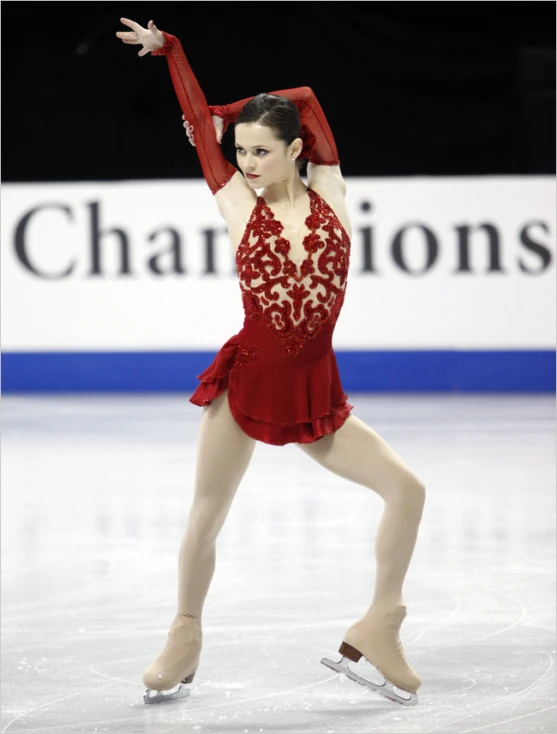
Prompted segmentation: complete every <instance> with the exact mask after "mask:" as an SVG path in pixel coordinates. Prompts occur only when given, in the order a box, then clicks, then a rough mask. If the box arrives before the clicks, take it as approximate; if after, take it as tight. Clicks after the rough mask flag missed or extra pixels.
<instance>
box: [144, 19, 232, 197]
mask: <svg viewBox="0 0 557 734" xmlns="http://www.w3.org/2000/svg"><path fill="white" fill-rule="evenodd" d="M163 35H164V46H163V47H162V48H160V49H158V50H157V51H153V52H152V55H153V56H166V60H167V61H168V68H169V69H170V76H171V77H172V83H173V85H174V90H175V92H176V96H177V97H178V101H179V103H180V107H181V108H182V112H183V113H184V115H185V117H186V120H189V121H190V123H191V124H192V125H193V126H194V128H195V149H196V150H197V153H198V155H199V160H200V162H201V168H202V170H203V175H204V176H205V180H206V181H207V183H208V185H209V188H210V189H211V192H212V193H213V194H216V193H217V191H219V190H220V189H221V188H222V187H223V186H224V185H225V184H227V183H228V181H230V179H231V178H232V176H233V175H234V174H235V173H236V171H237V170H238V169H237V168H235V167H234V166H233V165H232V164H231V163H229V162H228V161H227V160H226V158H225V157H224V155H223V153H222V150H221V148H220V145H219V144H218V143H217V138H216V134H215V126H214V125H213V121H212V119H211V113H210V111H209V107H208V106H207V100H206V99H205V95H204V94H203V92H202V90H201V87H200V86H199V83H198V81H197V79H196V78H195V75H194V73H193V71H192V69H191V66H190V65H189V62H188V60H187V59H186V56H185V54H184V50H183V49H182V45H181V43H180V41H179V40H178V39H177V38H176V37H175V36H172V35H170V33H164V32H163Z"/></svg>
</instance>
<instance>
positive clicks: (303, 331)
mask: <svg viewBox="0 0 557 734" xmlns="http://www.w3.org/2000/svg"><path fill="white" fill-rule="evenodd" d="M164 36H165V44H164V46H163V47H162V48H161V49H159V50H158V51H155V52H154V54H155V55H166V58H167V60H168V65H169V68H170V73H171V76H172V82H173V84H174V89H175V90H176V94H177V96H178V100H179V102H180V106H181V108H182V112H183V113H184V115H185V117H186V119H187V120H188V121H189V122H190V124H192V125H193V126H194V131H195V143H196V150H197V152H198V154H199V159H200V161H201V167H202V170H203V175H204V176H205V180H206V181H207V183H208V185H209V187H210V189H211V191H212V193H213V194H215V193H216V192H217V191H219V190H220V189H221V188H222V187H223V186H225V185H226V184H227V183H228V181H229V180H230V179H231V177H232V176H233V175H234V174H235V173H236V172H237V170H238V169H237V168H235V167H234V166H233V165H232V164H231V163H229V162H228V161H227V160H226V159H225V157H224V155H223V154H222V151H221V148H220V145H219V144H218V143H217V140H216V135H215V128H214V125H213V121H212V119H211V114H218V115H220V116H221V117H223V118H224V121H225V129H226V125H227V124H228V123H229V122H233V121H234V120H235V119H236V118H237V117H238V115H239V113H240V111H241V110H242V108H243V107H244V105H245V104H247V102H249V101H250V99H252V97H249V98H247V99H244V100H241V101H239V102H236V103H234V104H232V105H224V106H217V107H211V108H209V106H208V105H207V101H206V99H205V96H204V94H203V92H202V91H201V88H200V87H199V84H198V82H197V80H196V78H195V76H194V74H193V72H192V70H191V67H190V65H189V63H188V61H187V59H186V57H185V55H184V52H183V50H182V46H181V45H180V42H179V41H178V39H177V38H175V37H174V36H171V35H170V34H167V33H165V34H164ZM272 94H276V95H281V96H283V97H288V98H289V99H291V100H292V101H293V102H294V103H295V104H296V106H297V108H298V110H299V113H300V118H301V121H302V131H303V139H304V150H303V151H302V156H304V157H305V156H307V157H309V160H310V162H312V163H315V164H317V165H338V163H339V161H338V154H337V149H336V146H335V141H334V138H333V135H332V133H331V130H330V128H329V125H328V123H327V120H326V118H325V115H324V113H323V110H322V109H321V106H320V104H319V102H318V101H317V99H316V98H315V95H314V94H313V92H312V91H311V89H309V87H300V88H298V89H283V90H280V91H278V92H273V93H272ZM308 196H309V200H310V207H311V215H310V216H309V217H307V219H306V220H305V224H306V227H307V228H308V230H309V232H308V234H307V235H306V236H305V237H304V240H303V246H304V250H305V252H306V257H305V259H304V260H303V261H302V262H300V263H296V262H294V261H292V260H291V259H290V258H289V255H288V253H289V251H290V242H288V240H286V239H284V238H283V237H281V236H280V234H281V232H282V230H283V225H282V224H281V223H280V222H279V221H278V220H276V219H275V218H274V215H273V213H272V211H271V209H270V208H269V207H268V206H267V204H266V203H265V200H264V199H263V197H261V196H258V197H257V201H256V204H255V207H254V209H253V211H252V214H251V217H250V219H249V222H248V224H247V226H246V230H245V232H244V235H243V237H242V241H241V243H240V246H239V247H238V250H237V252H236V263H237V267H238V276H239V282H240V289H241V293H242V299H243V305H244V312H245V320H244V326H243V328H242V330H241V331H240V332H239V333H238V334H236V335H235V336H233V337H232V338H231V339H229V340H228V341H227V342H226V344H225V345H224V346H223V347H222V349H221V350H220V351H219V353H218V354H217V356H216V358H215V360H214V361H213V363H212V364H211V365H210V366H209V367H208V368H207V369H206V370H205V371H204V372H203V373H202V374H201V375H198V379H199V380H200V381H201V384H200V385H199V387H198V388H197V390H196V391H195V392H194V394H193V395H192V397H191V398H190V400H191V402H192V403H194V404H195V405H200V406H203V405H208V404H209V403H210V402H211V401H212V400H214V399H215V398H216V397H218V396H219V395H221V394H222V393H223V392H224V391H225V390H226V389H228V402H229V405H230V411H231V413H232V415H233V417H234V419H235V420H236V422H237V423H238V425H239V426H240V428H241V429H242V430H243V431H244V432H245V433H246V434H247V435H248V436H251V437H252V438H255V439H257V440H259V441H263V442H265V443H269V444H274V445H277V446H282V445H284V444H286V443H311V442H313V441H316V440H318V439H319V438H321V437H322V436H324V435H326V434H328V433H332V432H334V431H336V430H337V429H338V428H340V427H341V426H342V424H343V423H344V421H345V420H346V418H347V417H348V415H349V413H350V411H351V410H352V407H353V406H352V405H350V404H349V403H348V402H347V397H348V396H347V395H345V393H344V391H343V389H342V385H341V382H340V377H339V373H338V368H337V363H336V359H335V355H334V352H333V349H332V337H333V331H334V327H335V324H336V321H337V318H338V315H339V313H340V310H341V308H342V304H343V300H344V293H345V290H346V279H347V275H348V263H349V257H350V240H349V237H348V235H347V233H346V231H345V229H344V227H343V226H342V224H341V223H340V221H339V219H338V217H337V216H336V215H335V213H334V212H333V210H332V209H331V207H330V206H329V205H328V204H327V203H326V202H325V201H324V199H323V198H322V197H321V196H319V194H318V193H317V192H315V191H313V190H312V189H310V188H308Z"/></svg>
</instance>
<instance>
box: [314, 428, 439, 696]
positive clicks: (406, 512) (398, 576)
mask: <svg viewBox="0 0 557 734" xmlns="http://www.w3.org/2000/svg"><path fill="white" fill-rule="evenodd" d="M300 448H301V449H302V450H303V451H305V453H307V454H308V455H309V456H311V457H312V458H313V459H315V460H316V461H318V462H319V463H320V464H321V465H322V466H324V467H325V468H326V469H329V470H330V471H332V472H333V473H335V474H337V475H338V476H341V477H343V478H344V479H348V480H350V481H352V482H355V483H356V484H361V485H362V486H364V487H369V488H370V489H373V490H374V491H375V492H377V493H378V494H379V495H380V496H381V497H382V498H383V500H384V502H385V509H384V511H383V516H382V518H381V522H380V525H379V529H378V531H377V536H376V540H375V554H376V562H377V566H376V582H375V592H374V596H373V602H372V605H371V607H370V608H369V609H368V611H367V612H366V614H365V615H364V616H363V617H362V619H360V620H359V621H358V622H356V623H355V624H353V625H352V626H351V627H350V629H349V630H348V631H347V633H346V634H345V636H344V640H343V642H342V645H341V646H340V649H339V652H340V653H341V654H342V656H343V657H342V660H341V661H340V663H335V662H333V661H331V660H327V659H324V660H323V661H322V662H323V663H324V664H325V665H327V666H328V667H330V668H332V669H333V670H337V671H339V672H342V673H345V674H346V675H347V676H348V677H349V678H350V679H351V680H354V681H355V682H357V683H360V684H362V685H365V686H367V687H368V688H371V689H372V690H375V691H377V692H378V693H381V695H383V696H385V697H386V698H390V699H392V700H394V701H397V702H398V703H401V704H404V705H414V704H416V703H417V697H416V691H417V690H418V688H419V686H420V683H421V681H420V678H419V676H418V675H417V673H416V672H415V671H414V670H413V669H412V668H411V667H410V666H409V665H408V663H407V661H406V659H405V657H404V653H403V650H402V646H401V644H400V638H399V630H400V627H401V625H402V622H403V620H404V617H405V616H406V607H405V606H404V605H403V600H402V585H403V582H404V578H405V576H406V572H407V570H408V566H409V564H410V560H411V558H412V553H413V551H414V546H415V544H416V538H417V535H418V527H419V524H420V520H421V517H422V511H423V506H424V501H425V488H424V485H423V484H422V482H420V480H419V479H418V478H417V477H416V476H414V474H412V472H411V471H410V470H409V469H408V467H407V466H406V465H405V464H404V462H403V461H402V459H401V458H400V457H399V456H398V455H397V454H396V453H395V452H394V451H393V449H391V448H390V446H389V445H388V444H387V443H386V442H385V441H384V440H383V439H382V438H381V437H380V436H379V435H378V434H377V433H375V431H373V430H372V429H371V428H369V426H367V425H366V424H365V423H363V422H362V421H361V420H360V419H359V418H357V417H356V416H354V415H351V416H349V417H348V419H347V420H346V422H345V423H344V425H343V426H342V427H341V428H340V429H339V430H338V431H336V432H335V433H333V434H330V435H328V436H324V437H323V438H322V439H320V440H319V441H316V442H315V443H312V444H300ZM362 656H363V657H365V658H366V659H367V660H368V661H369V662H370V663H371V664H372V665H374V666H375V667H376V668H377V669H378V670H379V671H380V672H381V674H382V675H383V677H384V679H385V683H383V684H382V685H377V684H374V683H372V682H371V681H366V680H365V679H364V678H362V677H361V676H359V675H357V674H356V673H355V672H354V671H352V670H351V669H350V668H349V665H348V661H350V660H351V661H353V662H358V661H359V660H360V659H361V657H362ZM393 686H396V687H397V688H399V689H402V691H403V692H404V693H403V694H401V693H398V692H397V691H396V690H395V689H394V688H393Z"/></svg>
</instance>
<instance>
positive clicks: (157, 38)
mask: <svg viewBox="0 0 557 734" xmlns="http://www.w3.org/2000/svg"><path fill="white" fill-rule="evenodd" d="M120 21H121V22H122V23H123V24H124V25H127V26H128V28H131V29H132V30H131V32H127V31H118V33H116V35H117V36H118V38H121V39H122V41H123V42H124V43H126V44H128V45H129V46H137V45H139V44H141V45H142V46H143V48H142V49H141V51H140V52H139V53H138V54H137V55H138V56H145V54H148V53H151V52H152V51H156V50H157V49H159V48H162V47H163V46H164V36H163V34H162V33H161V32H160V31H159V29H158V28H157V26H156V25H155V24H154V23H153V21H152V20H150V21H149V23H148V24H147V28H143V26H140V25H139V23H136V22H135V21H134V20H128V18H120Z"/></svg>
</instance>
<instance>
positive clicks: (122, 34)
mask: <svg viewBox="0 0 557 734" xmlns="http://www.w3.org/2000/svg"><path fill="white" fill-rule="evenodd" d="M116 35H117V36H118V38H121V39H122V41H134V40H135V41H136V40H137V35H136V34H135V33H128V32H127V31H118V32H117V33H116Z"/></svg>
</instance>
